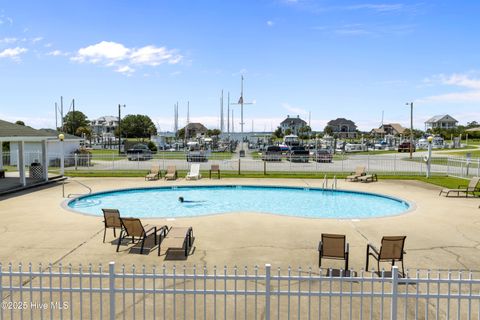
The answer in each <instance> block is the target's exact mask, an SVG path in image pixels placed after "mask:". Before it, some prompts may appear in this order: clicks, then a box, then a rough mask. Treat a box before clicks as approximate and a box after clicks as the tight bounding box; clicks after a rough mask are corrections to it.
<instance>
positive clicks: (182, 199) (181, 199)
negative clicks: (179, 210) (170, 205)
mask: <svg viewBox="0 0 480 320" xmlns="http://www.w3.org/2000/svg"><path fill="white" fill-rule="evenodd" d="M178 201H180V202H181V203H184V202H205V201H192V200H185V199H184V198H183V197H178Z"/></svg>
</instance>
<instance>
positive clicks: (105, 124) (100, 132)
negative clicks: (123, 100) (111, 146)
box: [90, 116, 118, 142]
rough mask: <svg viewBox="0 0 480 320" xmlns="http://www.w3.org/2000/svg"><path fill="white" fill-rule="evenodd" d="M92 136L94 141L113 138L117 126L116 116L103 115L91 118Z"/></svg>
mask: <svg viewBox="0 0 480 320" xmlns="http://www.w3.org/2000/svg"><path fill="white" fill-rule="evenodd" d="M90 127H91V128H92V138H93V140H94V141H96V142H104V141H108V140H115V130H116V129H117V128H118V117H116V116H103V117H100V118H98V119H95V120H92V122H91V123H90Z"/></svg>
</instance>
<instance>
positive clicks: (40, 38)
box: [32, 37, 43, 43]
mask: <svg viewBox="0 0 480 320" xmlns="http://www.w3.org/2000/svg"><path fill="white" fill-rule="evenodd" d="M42 40H43V37H35V38H33V39H32V42H33V43H37V42H40V41H42Z"/></svg>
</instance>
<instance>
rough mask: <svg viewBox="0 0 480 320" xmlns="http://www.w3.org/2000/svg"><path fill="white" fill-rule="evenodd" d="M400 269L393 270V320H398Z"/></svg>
mask: <svg viewBox="0 0 480 320" xmlns="http://www.w3.org/2000/svg"><path fill="white" fill-rule="evenodd" d="M397 300H398V267H397V266H393V268H392V308H391V312H392V313H391V316H390V319H391V320H397V303H398V301H397Z"/></svg>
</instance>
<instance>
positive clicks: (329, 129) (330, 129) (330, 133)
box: [323, 126, 333, 136]
mask: <svg viewBox="0 0 480 320" xmlns="http://www.w3.org/2000/svg"><path fill="white" fill-rule="evenodd" d="M323 133H324V134H328V135H329V136H331V135H332V134H333V128H332V127H331V126H326V127H325V129H323Z"/></svg>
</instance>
